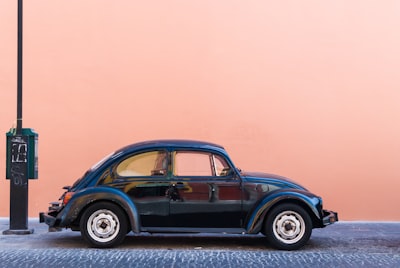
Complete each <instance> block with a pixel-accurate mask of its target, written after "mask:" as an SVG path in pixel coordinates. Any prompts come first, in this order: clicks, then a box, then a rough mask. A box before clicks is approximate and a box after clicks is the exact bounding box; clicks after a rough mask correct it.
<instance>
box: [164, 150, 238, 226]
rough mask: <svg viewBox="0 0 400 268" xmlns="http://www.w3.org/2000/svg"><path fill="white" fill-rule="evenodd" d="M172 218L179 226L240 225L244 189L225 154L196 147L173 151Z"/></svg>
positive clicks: (170, 191)
mask: <svg viewBox="0 0 400 268" xmlns="http://www.w3.org/2000/svg"><path fill="white" fill-rule="evenodd" d="M172 159H173V160H172V178H171V181H172V184H171V187H170V189H169V192H168V195H169V197H170V219H171V221H172V222H173V224H174V226H175V227H188V228H239V227H241V220H242V190H241V183H240V178H238V177H237V176H235V173H234V172H232V171H231V167H230V166H229V164H228V162H227V161H226V160H225V159H224V157H223V156H222V155H219V154H216V153H213V152H208V151H196V150H191V151H190V150H176V151H174V152H173V153H172Z"/></svg>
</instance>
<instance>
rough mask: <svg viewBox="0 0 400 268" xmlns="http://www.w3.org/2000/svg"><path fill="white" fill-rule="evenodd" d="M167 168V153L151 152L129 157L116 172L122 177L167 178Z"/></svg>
mask: <svg viewBox="0 0 400 268" xmlns="http://www.w3.org/2000/svg"><path fill="white" fill-rule="evenodd" d="M167 167H168V162H167V153H166V152H165V151H151V152H145V153H140V154H136V155H133V156H131V157H128V158H127V159H125V160H124V161H122V162H121V163H120V164H119V165H118V166H117V169H116V172H117V174H118V175H119V176H122V177H137V176H165V175H166V174H167Z"/></svg>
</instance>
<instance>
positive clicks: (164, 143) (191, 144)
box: [119, 139, 224, 151]
mask: <svg viewBox="0 0 400 268" xmlns="http://www.w3.org/2000/svg"><path fill="white" fill-rule="evenodd" d="M153 147H179V148H188V149H189V148H191V149H214V150H218V151H221V150H224V147H222V146H221V145H218V144H215V143H211V142H206V141H198V140H184V139H163V140H148V141H142V142H138V143H133V144H131V145H128V146H125V147H123V148H121V149H120V150H119V151H136V150H143V149H148V148H153Z"/></svg>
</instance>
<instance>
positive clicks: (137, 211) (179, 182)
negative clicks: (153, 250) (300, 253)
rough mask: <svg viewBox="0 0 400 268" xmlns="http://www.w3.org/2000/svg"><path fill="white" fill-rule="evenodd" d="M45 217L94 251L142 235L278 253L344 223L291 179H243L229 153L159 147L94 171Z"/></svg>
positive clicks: (129, 153) (128, 150) (151, 145)
mask: <svg viewBox="0 0 400 268" xmlns="http://www.w3.org/2000/svg"><path fill="white" fill-rule="evenodd" d="M65 190H66V192H65V193H64V194H63V195H62V196H61V198H60V200H61V202H54V203H51V206H50V207H49V210H48V211H47V212H42V213H40V215H39V216H40V222H45V223H46V224H48V225H49V227H50V228H51V229H53V230H54V229H60V228H62V227H64V228H70V229H72V230H74V231H80V232H81V234H82V236H83V238H84V239H85V240H86V241H87V242H88V243H89V244H90V245H91V246H93V247H99V248H106V247H113V246H116V245H118V244H120V243H121V242H122V241H123V240H124V238H125V236H126V234H127V233H128V232H130V231H133V232H135V233H139V232H149V233H157V232H158V233H165V232H168V233H171V232H176V233H178V232H179V233H185V232H190V233H193V232H207V233H240V234H242V233H245V234H258V233H260V232H261V233H263V234H264V235H265V236H266V237H267V240H268V242H269V243H270V245H272V246H273V247H275V248H277V249H284V250H294V249H299V248H300V247H302V246H304V245H305V244H306V243H307V241H308V240H309V238H310V235H311V232H312V229H313V228H321V227H325V226H326V225H329V224H332V223H334V222H336V221H338V216H337V213H335V212H332V211H327V210H324V209H323V207H322V199H321V198H320V197H318V196H316V195H314V194H312V193H311V192H309V191H308V190H307V189H305V188H304V187H302V186H300V185H299V184H297V183H295V182H293V181H291V180H289V179H286V178H284V177H280V176H276V175H271V174H264V173H251V172H243V171H241V170H240V169H238V168H236V167H235V165H234V164H233V162H232V161H231V159H230V158H229V156H228V154H227V153H226V151H225V150H224V148H223V147H221V146H219V145H216V144H212V143H207V142H200V141H189V140H156V141H146V142H141V143H136V144H132V145H129V146H127V147H124V148H122V149H120V150H118V151H116V152H114V153H112V154H110V155H108V156H107V157H105V158H104V159H103V160H101V161H100V162H99V163H97V164H96V165H94V166H93V167H92V168H91V169H89V170H88V171H87V172H86V174H85V175H84V176H83V177H82V178H80V179H78V180H77V181H76V182H75V183H74V184H73V185H72V186H70V187H65Z"/></svg>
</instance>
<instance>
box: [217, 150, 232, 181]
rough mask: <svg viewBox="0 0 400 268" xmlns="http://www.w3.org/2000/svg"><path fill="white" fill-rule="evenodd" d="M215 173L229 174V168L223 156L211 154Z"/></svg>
mask: <svg viewBox="0 0 400 268" xmlns="http://www.w3.org/2000/svg"><path fill="white" fill-rule="evenodd" d="M213 161H214V168H215V174H216V175H217V176H228V175H230V174H231V168H230V167H229V165H228V163H227V162H226V160H225V158H223V157H222V156H220V155H216V154H214V155H213Z"/></svg>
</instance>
